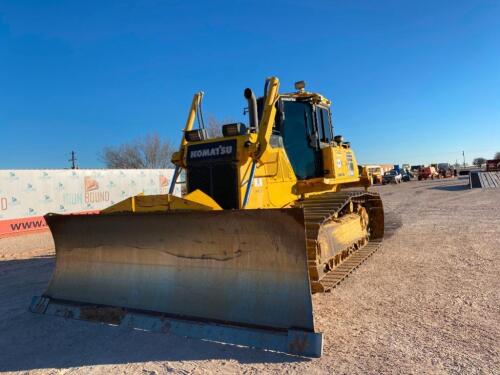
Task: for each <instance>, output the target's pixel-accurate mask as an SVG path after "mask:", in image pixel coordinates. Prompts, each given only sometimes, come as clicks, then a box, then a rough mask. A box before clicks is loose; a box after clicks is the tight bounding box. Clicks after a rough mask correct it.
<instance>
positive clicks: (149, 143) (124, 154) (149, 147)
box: [100, 134, 174, 169]
mask: <svg viewBox="0 0 500 375" xmlns="http://www.w3.org/2000/svg"><path fill="white" fill-rule="evenodd" d="M173 150H174V147H173V146H172V144H171V143H170V142H169V141H168V140H161V138H160V136H159V135H158V134H148V135H146V136H145V137H144V138H141V139H136V140H134V141H132V142H130V143H124V144H122V145H120V146H116V147H112V146H111V147H105V148H104V149H103V150H102V153H101V155H100V159H101V161H102V162H103V163H104V164H105V165H106V167H107V168H115V169H116V168H124V169H140V168H144V169H152V168H168V167H171V166H172V163H171V161H170V159H171V157H172V152H173Z"/></svg>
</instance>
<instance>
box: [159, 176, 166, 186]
mask: <svg viewBox="0 0 500 375" xmlns="http://www.w3.org/2000/svg"><path fill="white" fill-rule="evenodd" d="M167 186H168V178H167V176H163V175H160V187H161V188H162V187H167Z"/></svg>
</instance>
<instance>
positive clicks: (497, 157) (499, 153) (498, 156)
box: [493, 151, 500, 159]
mask: <svg viewBox="0 0 500 375" xmlns="http://www.w3.org/2000/svg"><path fill="white" fill-rule="evenodd" d="M493 159H500V151H498V152H495V156H494V157H493Z"/></svg>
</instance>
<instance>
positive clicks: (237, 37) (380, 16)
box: [0, 0, 500, 168]
mask: <svg viewBox="0 0 500 375" xmlns="http://www.w3.org/2000/svg"><path fill="white" fill-rule="evenodd" d="M270 75H276V76H278V77H279V78H280V80H281V87H282V90H283V91H291V90H293V83H294V82H295V81H297V80H301V79H303V80H306V82H307V87H308V89H309V90H311V91H318V92H320V93H322V94H324V95H325V96H327V97H328V98H330V99H332V100H333V103H334V106H333V110H332V112H333V120H334V126H335V132H336V133H337V134H342V135H344V138H346V139H347V140H350V141H351V143H352V146H353V148H354V149H355V151H356V153H357V156H358V160H359V161H360V162H363V163H392V162H394V163H404V162H409V163H430V162H443V161H450V162H454V161H455V160H456V159H458V160H459V161H460V160H461V156H462V150H465V153H466V158H467V160H468V161H470V160H471V159H472V158H473V157H476V156H484V157H487V158H488V157H492V156H493V153H494V152H495V151H500V2H499V1H466V0H464V1H401V0H398V1H396V0H394V1H315V2H308V1H277V0H275V1H272V2H271V1H262V2H251V1H237V0H233V1H200V2H198V1H79V2H77V1H48V0H46V1H14V0H13V1H3V0H0V168H58V167H67V166H68V165H69V163H68V162H67V159H68V158H69V153H70V151H71V150H75V151H76V152H77V157H78V159H79V165H80V167H100V166H102V165H101V163H100V162H99V160H98V154H99V152H100V150H101V149H102V148H103V147H104V146H106V145H118V144H120V143H123V142H127V141H130V140H133V139H135V138H137V137H140V136H142V135H145V134H146V133H153V132H156V133H158V134H160V135H161V136H163V137H168V138H170V139H171V140H172V141H174V142H175V143H176V144H177V143H178V141H179V137H180V136H181V132H180V131H181V129H182V127H183V124H184V121H185V117H186V114H187V110H188V108H189V104H190V101H191V97H192V94H193V93H194V92H195V91H197V90H203V91H205V93H206V97H205V102H204V111H205V113H206V114H209V113H212V114H214V115H216V116H217V117H218V118H221V119H224V118H231V119H234V120H245V119H244V117H243V116H242V109H243V107H244V106H245V102H244V99H243V89H244V88H245V87H251V88H253V89H254V91H256V92H257V93H260V92H261V91H262V89H263V83H264V79H265V77H267V76H270Z"/></svg>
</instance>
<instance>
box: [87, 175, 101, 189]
mask: <svg viewBox="0 0 500 375" xmlns="http://www.w3.org/2000/svg"><path fill="white" fill-rule="evenodd" d="M84 181H85V192H86V193H87V192H89V191H94V190H97V189H99V183H98V182H97V181H96V180H94V179H93V178H92V177H89V176H85V180H84Z"/></svg>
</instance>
